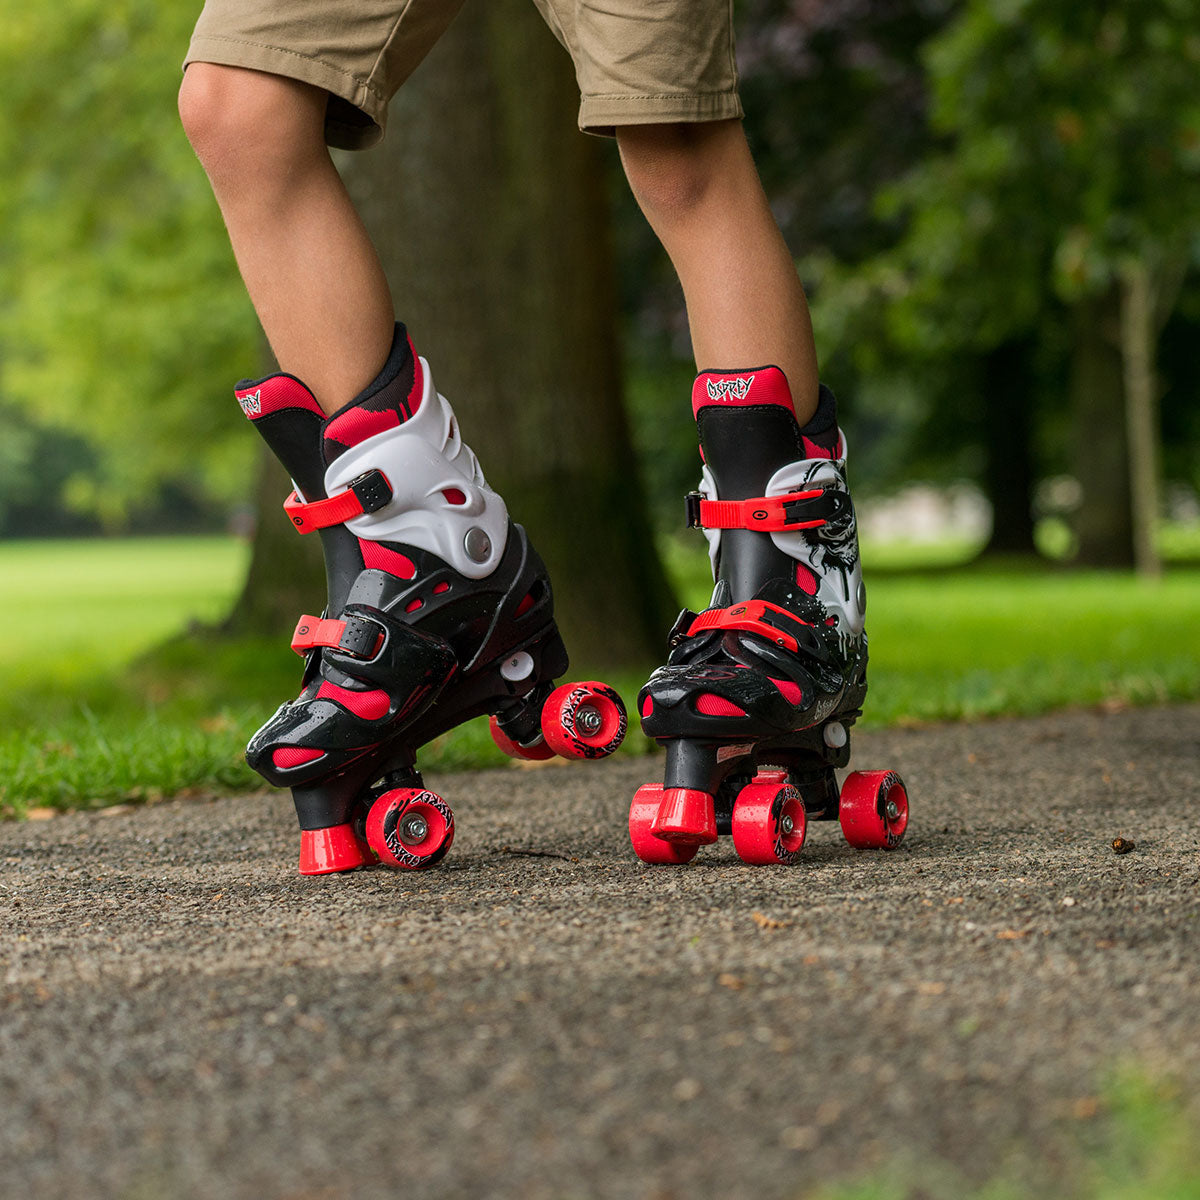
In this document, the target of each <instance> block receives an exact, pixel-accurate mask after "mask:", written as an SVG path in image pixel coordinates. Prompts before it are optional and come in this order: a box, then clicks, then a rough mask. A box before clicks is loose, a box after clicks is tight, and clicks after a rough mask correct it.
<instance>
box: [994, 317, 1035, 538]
mask: <svg viewBox="0 0 1200 1200" xmlns="http://www.w3.org/2000/svg"><path fill="white" fill-rule="evenodd" d="M1032 353H1033V343H1032V341H1031V340H1030V339H1028V338H1021V339H1016V340H1013V341H1011V342H1005V343H1004V344H1003V345H1001V346H998V347H996V349H995V350H993V351H991V353H990V354H988V355H987V356H986V358H985V359H984V361H983V385H982V393H983V404H984V411H983V435H984V440H985V446H984V452H985V454H986V456H987V457H986V461H985V463H984V472H983V486H984V491H985V493H986V494H987V498H988V500H989V501H990V502H991V506H992V532H991V535H990V536H989V538H988V541H987V545H986V546H984V548H983V553H984V554H1006V555H1007V554H1036V553H1037V547H1036V545H1035V543H1034V540H1033V488H1034V483H1035V470H1034V463H1033V394H1034V373H1033V370H1032V363H1031V356H1032Z"/></svg>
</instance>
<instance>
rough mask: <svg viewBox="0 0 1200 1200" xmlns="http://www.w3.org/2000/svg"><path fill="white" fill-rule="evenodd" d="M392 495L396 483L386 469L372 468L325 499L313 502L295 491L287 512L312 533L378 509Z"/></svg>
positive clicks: (287, 502) (304, 530) (286, 504)
mask: <svg viewBox="0 0 1200 1200" xmlns="http://www.w3.org/2000/svg"><path fill="white" fill-rule="evenodd" d="M391 498H392V485H391V484H390V483H388V480H387V476H386V475H384V473H383V472H382V471H377V470H371V471H366V472H364V473H363V474H362V475H360V476H359V477H358V478H357V479H352V480H351V481H350V483H349V484H348V485H347V490H346V491H344V492H338V494H337V495H336V496H330V497H328V498H327V499H325V500H314V501H312V503H311V504H310V503H309V502H307V501H305V500H301V499H300V495H299V493H298V492H295V491H293V492H292V494H291V495H290V496H289V497H288V498H287V499H286V500H285V501H284V502H283V511H284V512H285V513H287V515H288V518H289V520H290V521H291V522H292V524H293V525H295V527H296V528H297V529H298V530H299V531H300V532H301V533H312V531H313V530H314V529H327V528H329V526H330V525H341V524H343V523H344V522H346V521H349V520H351V519H352V518H353V517H361V516H362V515H363V514H364V513H373V512H378V511H379V509H381V508H382V507H383V506H384V505H385V504H387V502H388V501H389V500H391Z"/></svg>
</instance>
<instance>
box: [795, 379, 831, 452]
mask: <svg viewBox="0 0 1200 1200" xmlns="http://www.w3.org/2000/svg"><path fill="white" fill-rule="evenodd" d="M837 419H838V412H837V399H836V397H835V396H834V394H833V392H832V391H830V390H829V388H827V387H826V386H825V385H824V384H821V387H820V390H819V391H818V392H817V411H816V412H815V413H813V415H812V420H811V421H809V423H808V424H807V425H805V426H804V428H803V429H801V431H800V432H801V433H802V434H804V436H805V437H806V438H808V439H809V440H810V441H814V442H815V441H816V440H817V438H818V437H819V435H820V434H822V433H828V432H829V431H830V430H836V429H837Z"/></svg>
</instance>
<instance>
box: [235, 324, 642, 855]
mask: <svg viewBox="0 0 1200 1200" xmlns="http://www.w3.org/2000/svg"><path fill="white" fill-rule="evenodd" d="M237 398H238V402H239V403H240V404H241V406H242V409H243V411H244V412H245V413H246V415H247V416H248V417H249V418H250V420H251V421H252V422H253V423H254V425H255V427H256V428H257V429H258V431H259V433H261V434H262V436H263V437H264V439H265V440H266V442H267V444H268V446H269V447H270V448H271V450H272V451H273V452H274V453H275V455H276V456H277V457H278V458H279V460H280V461H281V462H282V463H283V465H284V467H285V469H286V470H287V471H288V473H289V474H290V475H291V477H292V481H293V483H294V485H295V489H296V490H295V491H294V492H293V493H292V495H291V496H289V497H288V500H287V502H286V503H285V505H284V507H285V510H286V511H287V513H288V515H289V517H290V518H291V520H292V523H293V525H295V527H296V528H297V529H298V530H299V531H300V532H301V533H308V532H311V531H313V530H318V531H319V533H320V537H321V540H322V544H323V548H324V552H325V566H326V577H327V581H328V603H327V606H326V609H325V612H324V614H323V615H322V616H319V617H316V616H304V617H301V619H300V621H299V623H298V624H297V626H296V631H295V634H294V636H293V639H292V647H293V649H295V650H296V651H297V652H298V653H299V654H302V655H304V656H305V659H306V666H305V671H304V680H303V687H302V690H301V692H300V695H299V697H298V698H297V699H295V700H291V701H288V702H287V703H285V704H283V705H282V706H281V707H280V708H279V709H278V710H277V711H276V713H275V714H274V716H272V717H271V719H270V720H269V721H267V723H266V724H265V725H264V726H263V727H262V728H261V729H260V730H259V731H258V732H257V733H256V734H255V735H254V737H253V738H251V740H250V744H249V746H248V747H247V749H246V758H247V761H248V762H249V764H250V765H251V766H252V767H253V768H254V769H255V770H256V771H258V772H259V774H261V775H262V776H263V777H264V778H265V779H267V780H268V781H269V782H270V783H273V784H275V785H276V786H279V787H290V788H291V789H292V795H293V798H294V800H295V804H296V813H297V816H298V817H299V821H300V828H301V831H302V832H301V841H300V871H301V872H302V873H303V874H306V875H317V874H326V873H329V872H334V871H348V870H352V869H354V868H355V867H360V866H364V865H368V864H371V863H374V862H376V861H377V860H382V861H383V862H385V863H388V864H390V865H392V866H397V867H404V868H409V869H417V868H423V867H429V866H432V865H433V864H434V863H436V862H438V861H439V860H440V859H441V858H442V857H443V856H444V855H445V853H446V851H447V850H448V849H449V848H450V843H451V842H452V840H453V838H454V817H453V814H452V813H451V810H450V808H449V806H448V805H447V804H446V802H445V801H444V800H443V799H442V798H441V797H440V796H437V795H436V794H434V793H433V792H431V791H430V790H429V789H428V788H427V787H425V784H424V781H423V780H422V778H421V775H420V772H419V771H418V769H417V766H416V754H417V751H418V749H419V748H420V747H421V746H423V745H425V744H426V743H428V742H429V741H431V740H432V739H433V738H435V737H437V736H438V735H439V734H441V733H444V732H445V731H446V730H448V729H451V728H453V727H454V726H456V725H460V724H461V723H462V722H464V721H466V720H468V719H470V718H472V717H475V716H478V715H480V714H483V713H489V714H491V718H492V721H491V724H492V733H493V737H494V738H495V740H496V742H497V743H498V744H499V745H500V747H501V748H502V749H503V750H505V751H506V752H507V753H509V754H511V755H514V756H517V757H524V758H546V757H550V756H552V755H553V754H555V753H557V754H561V755H563V756H565V757H571V758H599V757H602V756H604V755H607V754H610V753H612V751H613V750H615V749H616V748H617V746H618V745H620V743H621V740H622V738H623V737H624V735H625V710H624V707H623V705H622V704H621V699H620V697H619V696H618V695H617V694H616V692H614V691H613V689H612V688H610V687H607V686H606V685H604V684H602V683H595V682H587V683H576V684H567V685H564V686H562V687H555V685H554V682H553V681H554V679H555V678H556V677H557V676H559V675H561V674H562V673H563V672H564V671H566V669H567V652H566V649H565V647H564V646H563V642H562V639H561V637H560V636H559V633H558V629H557V627H556V625H555V623H554V613H553V600H552V596H551V590H550V580H549V578H548V577H547V574H546V568H545V566H544V565H543V564H542V561H541V559H540V558H539V557H538V555H537V553H536V552H535V551H534V549H533V547H532V546H531V545H530V543H529V539H528V537H527V536H526V534H525V531H524V530H523V529H522V528H521V526H520V525H515V524H513V523H512V522H511V521H510V520H509V516H508V512H507V509H506V508H505V505H504V501H503V500H502V499H501V498H500V496H499V495H497V493H496V492H494V491H493V490H492V489H491V488H489V487H488V486H487V483H486V482H485V480H484V477H483V473H482V472H481V471H480V469H479V464H478V462H477V461H476V459H475V455H474V454H473V453H472V452H471V450H470V448H469V447H468V446H467V445H466V444H465V443H464V442H463V441H462V438H461V437H460V436H459V431H458V423H457V421H456V419H455V416H454V413H453V411H452V409H451V408H450V405H449V404H448V403H447V402H446V400H445V399H444V398H443V397H441V396H440V395H438V393H437V390H436V389H435V388H434V385H433V379H432V376H431V375H430V371H429V364H428V363H427V362H426V361H425V360H424V359H422V358H418V357H417V356H416V355H415V353H414V352H413V349H412V345H411V343H410V341H409V339H408V335H407V333H406V332H405V329H404V326H402V325H397V327H396V335H395V340H394V342H393V346H392V351H391V354H390V356H389V358H388V361H387V363H386V364H385V366H384V368H383V370H382V372H381V373H380V375H379V377H378V378H377V379H376V381H375V382H374V383H373V384H372V385H371V386H370V387H369V388H367V389H366V390H365V391H364V392H363V393H362V394H361V395H360V396H358V397H356V398H355V399H354V400H353V401H352V402H351V403H350V404H348V405H347V406H346V407H345V408H343V409H341V410H340V411H338V412H336V413H334V414H333V415H332V416H330V417H329V418H326V417H325V414H324V413H323V412H322V411H321V408H320V406H319V405H318V404H317V402H316V400H315V399H314V398H313V395H312V393H311V392H310V391H309V390H308V389H307V388H306V387H305V386H304V384H302V383H301V382H300V381H299V380H298V379H295V378H294V377H292V376H290V375H282V374H280V375H272V376H269V377H268V378H266V379H261V380H256V381H246V382H243V383H241V384H239V385H238V388H237Z"/></svg>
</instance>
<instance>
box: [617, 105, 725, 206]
mask: <svg viewBox="0 0 1200 1200" xmlns="http://www.w3.org/2000/svg"><path fill="white" fill-rule="evenodd" d="M736 139H742V140H743V141H744V138H743V134H742V130H741V124H740V122H721V123H718V124H707V125H627V126H624V127H622V128H620V129H618V130H617V142H618V145H619V146H620V150H621V162H622V164H623V165H624V167H625V175H626V177H627V178H628V180H629V186H630V187H631V188H632V189H633V194H634V196H636V197H637V201H638V203H639V204H640V205H641V206H642V208H643V209H644V210H645V211H646V212H647V214H650V215H652V216H653V217H655V218H657V219H659V220H661V221H665V222H671V221H678V220H685V219H687V217H688V216H690V215H691V214H692V213H694V212H695V211H696V210H697V209H698V208H700V206H701V205H702V204H703V203H704V202H705V200H706V199H707V198H708V196H709V195H710V193H711V191H712V188H713V185H714V183H715V182H716V181H717V180H718V179H719V178H720V177H721V175H722V172H723V171H724V170H725V169H726V167H727V164H728V159H729V157H730V143H731V142H732V141H734V140H736Z"/></svg>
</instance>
